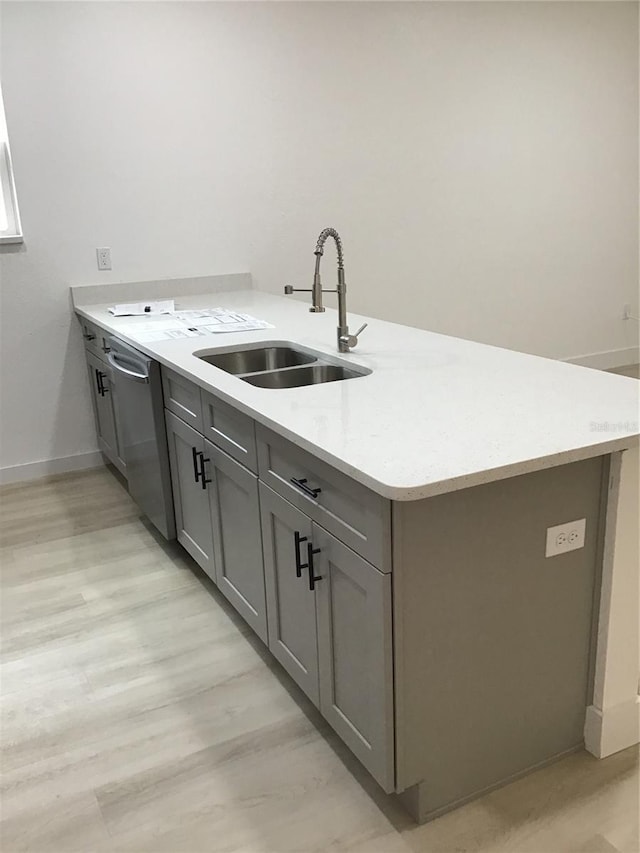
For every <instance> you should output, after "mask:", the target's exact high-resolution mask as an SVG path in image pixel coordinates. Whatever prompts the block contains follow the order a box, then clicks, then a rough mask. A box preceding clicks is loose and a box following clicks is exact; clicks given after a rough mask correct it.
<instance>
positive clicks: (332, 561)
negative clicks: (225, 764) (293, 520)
mask: <svg viewBox="0 0 640 853" xmlns="http://www.w3.org/2000/svg"><path fill="white" fill-rule="evenodd" d="M312 535H313V548H314V550H317V553H316V554H315V555H314V558H313V567H314V570H315V571H314V574H315V576H316V577H317V578H318V580H317V581H315V584H314V585H315V596H316V606H317V614H318V659H319V667H320V710H321V712H322V715H323V716H324V717H325V719H326V720H327V721H328V722H329V723H330V724H331V726H332V727H333V728H334V729H335V731H336V732H337V733H338V734H339V735H340V737H341V738H342V740H343V741H344V742H345V743H346V744H347V746H348V747H349V748H350V749H351V750H352V752H353V753H354V754H355V755H356V756H357V757H358V758H359V759H360V761H361V762H362V763H363V764H364V766H365V767H366V768H367V770H369V772H370V773H371V775H372V776H373V777H374V779H376V780H377V781H378V782H379V784H380V785H381V786H382V787H383V788H384V790H385V791H387V792H390V791H393V789H394V764H393V655H392V633H391V575H389V574H383V573H382V572H379V571H378V570H377V569H375V568H374V567H373V566H372V565H370V564H369V563H367V562H366V560H363V559H362V557H360V556H358V554H356V553H354V552H353V551H352V550H351V549H350V548H348V547H347V546H346V545H343V543H342V542H340V541H339V540H338V539H336V538H335V536H332V535H331V534H330V533H327V532H326V531H325V530H323V529H322V528H321V527H319V526H318V525H317V524H314V525H313V531H312Z"/></svg>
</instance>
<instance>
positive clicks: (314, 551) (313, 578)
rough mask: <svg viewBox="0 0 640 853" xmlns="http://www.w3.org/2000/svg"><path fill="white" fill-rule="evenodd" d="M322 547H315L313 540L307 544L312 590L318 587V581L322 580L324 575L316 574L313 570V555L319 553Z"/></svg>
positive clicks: (310, 587)
mask: <svg viewBox="0 0 640 853" xmlns="http://www.w3.org/2000/svg"><path fill="white" fill-rule="evenodd" d="M319 553H320V548H314V547H313V544H312V543H311V542H309V543H308V545H307V563H308V565H307V568H308V569H309V589H310V590H311V592H313V591H314V589H315V588H316V582H317V581H321V580H322V575H316V573H315V572H314V570H313V555H314V554H319Z"/></svg>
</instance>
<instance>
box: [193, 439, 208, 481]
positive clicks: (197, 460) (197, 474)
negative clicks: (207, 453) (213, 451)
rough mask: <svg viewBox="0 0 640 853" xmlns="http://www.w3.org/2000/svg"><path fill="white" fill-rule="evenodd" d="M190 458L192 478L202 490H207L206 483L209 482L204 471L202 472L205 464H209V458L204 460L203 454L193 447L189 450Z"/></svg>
mask: <svg viewBox="0 0 640 853" xmlns="http://www.w3.org/2000/svg"><path fill="white" fill-rule="evenodd" d="M191 456H192V458H193V476H194V479H195V481H196V483H201V484H202V488H203V489H206V488H207V483H210V482H211V480H210V479H209V478H208V477H207V474H206V471H205V470H204V464H205V462H211V460H210V459H209V458H207V459H205V457H204V453H203V452H202V451H201V450H196V449H195V447H192V448H191Z"/></svg>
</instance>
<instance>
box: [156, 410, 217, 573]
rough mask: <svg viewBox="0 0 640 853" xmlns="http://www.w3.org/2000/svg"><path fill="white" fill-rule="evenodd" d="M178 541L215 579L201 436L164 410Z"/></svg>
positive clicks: (203, 448)
mask: <svg viewBox="0 0 640 853" xmlns="http://www.w3.org/2000/svg"><path fill="white" fill-rule="evenodd" d="M165 417H166V423H167V442H168V444H169V462H170V465H171V485H172V487H173V505H174V509H175V515H176V534H177V539H178V542H179V543H180V544H181V545H182V546H183V548H184V549H185V550H186V551H188V552H189V554H191V556H192V557H193V559H194V560H195V561H196V563H198V564H199V565H200V566H201V567H202V568H203V569H204V571H205V572H206V573H207V574H208V575H209V577H210V578H211V579H212V580H215V579H216V578H215V569H214V558H213V538H212V533H211V515H210V509H209V493H208V490H207V483H206V477H205V473H206V472H205V470H204V469H205V462H204V460H205V458H206V456H205V446H204V438H203V437H202V436H201V435H200V433H198V432H196V431H195V430H194V429H192V428H191V427H190V426H188V425H187V424H185V423H184V421H181V420H180V418H177V417H176V416H175V415H173V414H171V412H168V411H165Z"/></svg>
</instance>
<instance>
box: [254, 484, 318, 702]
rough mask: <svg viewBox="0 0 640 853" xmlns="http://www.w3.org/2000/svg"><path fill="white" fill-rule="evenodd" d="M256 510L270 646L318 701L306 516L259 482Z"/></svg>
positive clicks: (314, 615) (294, 676)
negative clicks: (259, 519) (258, 497)
mask: <svg viewBox="0 0 640 853" xmlns="http://www.w3.org/2000/svg"><path fill="white" fill-rule="evenodd" d="M260 511H261V515H262V540H263V545H264V572H265V583H266V591H267V613H268V622H269V649H270V651H271V653H272V654H273V656H274V657H275V658H276V660H278V661H279V662H280V663H281V664H282V666H283V667H284V668H285V669H286V671H287V672H288V673H289V675H290V676H291V677H292V678H293V680H294V681H296V682H297V684H299V685H300V687H301V688H302V689H303V690H304V692H305V693H306V694H307V696H308V697H309V698H310V699H311V701H312V702H314V703H315V704H316V705H319V698H320V692H319V685H318V634H317V625H316V600H315V593H314V592H312V591H311V590H310V589H309V575H308V568H307V567H306V563H307V546H308V544H310V543H311V527H312V525H311V520H310V519H309V518H308V517H307V516H306V515H305V514H304V513H303V512H300V510H299V509H296V507H294V506H292V505H291V504H290V503H289V502H288V501H286V500H284V498H281V497H280V495H277V494H276V493H275V492H273V491H272V490H271V489H270V488H269V487H268V486H265V485H264V484H263V483H260ZM296 534H297V536H296Z"/></svg>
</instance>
